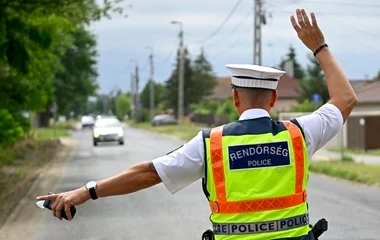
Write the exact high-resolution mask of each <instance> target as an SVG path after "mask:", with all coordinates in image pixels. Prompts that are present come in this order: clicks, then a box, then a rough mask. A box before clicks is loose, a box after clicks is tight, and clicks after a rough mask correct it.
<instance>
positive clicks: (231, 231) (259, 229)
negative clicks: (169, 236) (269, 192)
mask: <svg viewBox="0 0 380 240" xmlns="http://www.w3.org/2000/svg"><path fill="white" fill-rule="evenodd" d="M306 225H309V214H308V213H305V214H302V215H298V216H294V217H290V218H285V219H278V220H273V221H265V222H249V223H213V224H212V226H213V231H214V234H215V235H238V234H255V233H265V232H275V231H283V230H289V229H293V228H297V227H301V226H306Z"/></svg>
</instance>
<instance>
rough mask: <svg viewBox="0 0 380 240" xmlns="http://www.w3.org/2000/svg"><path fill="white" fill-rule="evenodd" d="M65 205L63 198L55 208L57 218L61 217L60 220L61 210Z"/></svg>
mask: <svg viewBox="0 0 380 240" xmlns="http://www.w3.org/2000/svg"><path fill="white" fill-rule="evenodd" d="M64 206H65V204H64V201H63V200H61V201H59V203H58V205H57V207H56V208H55V216H56V217H57V218H59V220H62V216H61V211H62V209H63V207H64Z"/></svg>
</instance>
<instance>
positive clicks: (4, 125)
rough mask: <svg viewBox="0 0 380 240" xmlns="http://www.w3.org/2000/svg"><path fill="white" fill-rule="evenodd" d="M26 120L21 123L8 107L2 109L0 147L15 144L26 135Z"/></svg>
mask: <svg viewBox="0 0 380 240" xmlns="http://www.w3.org/2000/svg"><path fill="white" fill-rule="evenodd" d="M21 117H22V116H21ZM20 119H21V118H20ZM24 119H25V118H24ZM25 121H26V120H25ZM25 121H23V122H22V123H21V124H20V122H18V121H17V120H16V119H15V118H14V116H13V115H12V114H11V113H10V112H9V111H8V110H7V109H0V149H3V148H5V147H8V146H9V145H12V144H14V143H15V142H16V141H17V140H18V139H19V138H21V137H22V136H23V135H24V130H23V127H22V126H23V125H24V126H25V128H27V126H28V125H27V124H26V123H25Z"/></svg>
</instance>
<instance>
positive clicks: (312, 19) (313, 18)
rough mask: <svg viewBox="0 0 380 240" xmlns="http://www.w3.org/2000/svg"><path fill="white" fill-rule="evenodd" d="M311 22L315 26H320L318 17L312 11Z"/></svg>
mask: <svg viewBox="0 0 380 240" xmlns="http://www.w3.org/2000/svg"><path fill="white" fill-rule="evenodd" d="M310 18H311V23H312V24H313V26H314V27H318V22H317V18H316V17H315V14H314V13H313V12H312V13H310Z"/></svg>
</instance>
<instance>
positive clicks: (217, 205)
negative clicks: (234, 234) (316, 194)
mask: <svg viewBox="0 0 380 240" xmlns="http://www.w3.org/2000/svg"><path fill="white" fill-rule="evenodd" d="M284 125H285V126H286V128H287V130H288V131H289V133H290V136H291V139H292V145H293V151H294V154H295V156H294V157H295V173H296V176H295V192H294V194H291V195H288V196H282V197H274V198H266V199H254V200H248V201H227V197H226V183H225V176H224V161H223V145H222V133H223V126H220V127H217V128H213V129H212V130H211V133H210V153H211V156H210V158H211V166H212V173H213V178H214V183H215V193H216V201H209V204H210V208H211V211H212V213H220V214H232V213H249V212H259V211H269V210H278V209H284V208H289V207H293V206H297V205H300V204H302V203H305V202H306V195H307V194H306V190H305V191H304V190H303V182H304V160H305V159H304V148H303V138H302V135H301V132H300V130H299V129H298V127H297V126H296V125H295V124H293V123H291V122H284Z"/></svg>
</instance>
